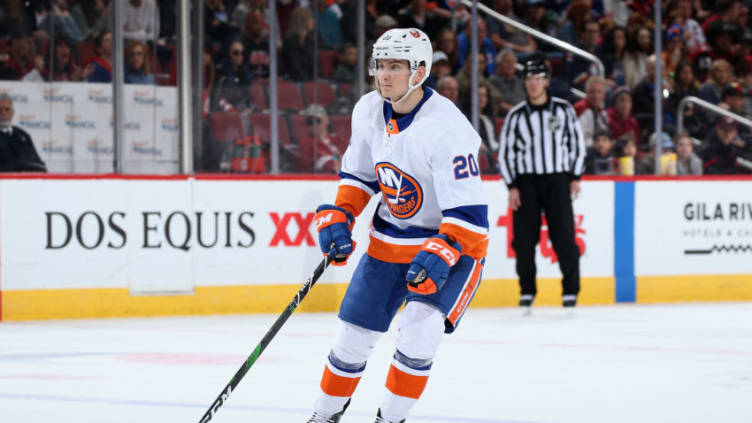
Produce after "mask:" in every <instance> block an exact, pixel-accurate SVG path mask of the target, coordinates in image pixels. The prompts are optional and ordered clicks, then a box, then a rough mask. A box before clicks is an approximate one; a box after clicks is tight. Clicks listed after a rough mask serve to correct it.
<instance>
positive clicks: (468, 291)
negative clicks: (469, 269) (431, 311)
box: [447, 260, 483, 325]
mask: <svg viewBox="0 0 752 423" xmlns="http://www.w3.org/2000/svg"><path fill="white" fill-rule="evenodd" d="M482 268H483V265H482V264H480V261H479V260H476V261H475V270H473V274H472V276H470V282H468V284H467V286H466V287H465V289H464V290H463V291H462V294H460V300H459V301H458V302H457V305H456V306H455V307H454V309H453V310H452V311H450V312H449V317H447V319H448V320H449V321H450V322H451V323H452V324H453V325H454V324H455V323H457V320H458V319H459V318H460V316H462V313H463V312H464V311H465V309H466V308H467V305H468V304H469V303H470V298H472V297H473V292H475V289H476V288H477V287H478V282H479V281H480V271H481V269H482Z"/></svg>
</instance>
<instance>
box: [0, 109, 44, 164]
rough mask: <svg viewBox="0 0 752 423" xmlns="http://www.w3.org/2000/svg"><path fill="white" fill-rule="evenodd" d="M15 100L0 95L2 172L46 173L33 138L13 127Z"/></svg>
mask: <svg viewBox="0 0 752 423" xmlns="http://www.w3.org/2000/svg"><path fill="white" fill-rule="evenodd" d="M13 114H14V110H13V99H12V98H11V97H10V96H9V95H8V94H0V172H46V171H47V167H46V166H45V165H44V162H43V161H42V159H41V158H40V157H39V154H38V153H37V149H36V148H35V147H34V143H33V142H32V141H31V136H30V135H29V134H28V133H27V132H26V131H24V130H23V129H21V128H19V127H17V126H13V123H12V122H13Z"/></svg>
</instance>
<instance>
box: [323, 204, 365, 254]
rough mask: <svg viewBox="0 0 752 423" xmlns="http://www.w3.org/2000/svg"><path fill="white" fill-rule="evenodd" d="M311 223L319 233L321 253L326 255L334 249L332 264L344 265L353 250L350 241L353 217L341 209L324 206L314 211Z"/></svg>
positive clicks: (329, 205) (353, 245)
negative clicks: (314, 214)
mask: <svg viewBox="0 0 752 423" xmlns="http://www.w3.org/2000/svg"><path fill="white" fill-rule="evenodd" d="M313 223H314V225H315V226H316V230H317V231H318V232H319V247H321V251H322V252H323V253H324V254H327V253H329V251H330V250H332V249H334V251H335V256H334V264H339V265H344V264H345V263H346V262H347V258H348V257H349V256H350V254H352V252H353V250H354V249H355V242H354V241H353V240H352V228H353V225H355V217H353V215H352V213H350V212H348V211H347V210H345V209H343V208H341V207H337V206H334V205H331V204H324V205H321V206H319V207H318V208H317V209H316V216H315V217H314V219H313Z"/></svg>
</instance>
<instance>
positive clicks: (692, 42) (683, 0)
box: [674, 0, 707, 53]
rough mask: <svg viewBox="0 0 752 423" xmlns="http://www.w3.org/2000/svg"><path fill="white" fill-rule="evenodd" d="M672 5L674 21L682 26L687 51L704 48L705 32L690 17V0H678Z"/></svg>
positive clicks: (691, 12)
mask: <svg viewBox="0 0 752 423" xmlns="http://www.w3.org/2000/svg"><path fill="white" fill-rule="evenodd" d="M674 7H675V9H674V10H675V15H674V16H675V17H676V20H675V22H676V23H677V24H679V25H680V26H681V28H682V31H683V37H684V43H685V45H686V47H687V51H688V52H690V53H692V52H694V51H697V50H701V49H704V48H706V47H707V41H706V40H705V32H704V31H703V30H702V27H701V26H700V24H699V23H698V22H697V21H696V20H694V19H693V18H692V16H693V12H694V10H693V8H694V6H693V4H692V0H679V1H677V2H676V3H675V6H674Z"/></svg>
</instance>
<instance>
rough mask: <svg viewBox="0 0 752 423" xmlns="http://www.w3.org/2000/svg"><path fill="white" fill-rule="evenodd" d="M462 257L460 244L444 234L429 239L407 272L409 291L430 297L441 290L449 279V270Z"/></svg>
mask: <svg viewBox="0 0 752 423" xmlns="http://www.w3.org/2000/svg"><path fill="white" fill-rule="evenodd" d="M461 255H462V247H460V245H459V243H457V242H452V241H451V239H450V238H449V237H448V236H447V235H444V234H439V235H436V236H434V237H431V238H429V239H427V240H426V241H425V242H424V243H423V247H422V248H421V250H420V252H418V254H417V255H416V256H415V258H414V259H413V261H412V262H411V263H410V269H409V270H408V271H407V276H406V278H405V279H407V289H408V290H410V291H412V292H417V293H418V294H423V295H429V294H433V293H435V292H437V291H438V290H440V289H441V288H442V287H443V286H444V283H445V282H446V280H447V277H449V269H450V268H451V267H452V266H454V265H455V264H457V261H459V259H460V256H461Z"/></svg>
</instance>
